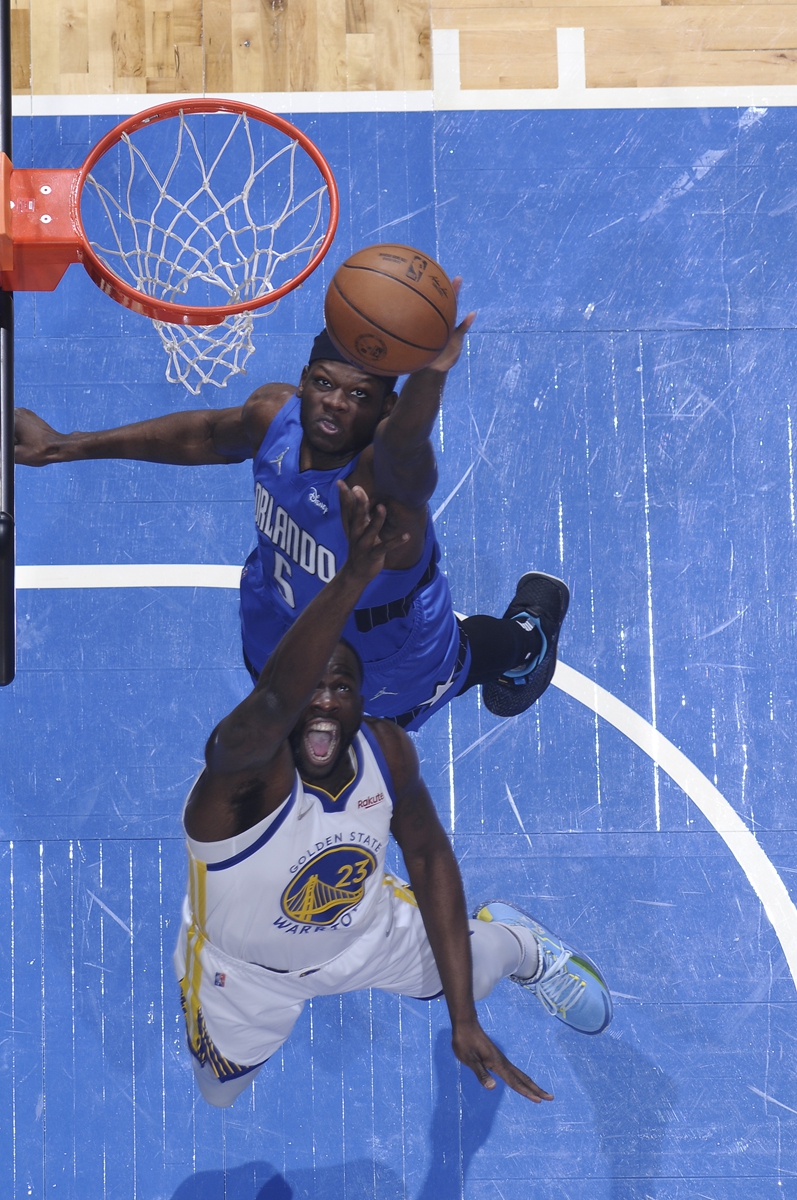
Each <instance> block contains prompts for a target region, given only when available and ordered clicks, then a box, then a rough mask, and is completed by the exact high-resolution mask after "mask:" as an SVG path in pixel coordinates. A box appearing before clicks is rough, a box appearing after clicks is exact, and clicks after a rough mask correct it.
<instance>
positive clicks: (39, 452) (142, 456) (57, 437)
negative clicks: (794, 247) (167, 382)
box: [15, 384, 293, 467]
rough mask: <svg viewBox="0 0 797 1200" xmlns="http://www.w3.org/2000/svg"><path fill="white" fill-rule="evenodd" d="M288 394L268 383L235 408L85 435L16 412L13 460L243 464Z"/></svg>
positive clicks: (30, 462) (183, 414)
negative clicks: (88, 459)
mask: <svg viewBox="0 0 797 1200" xmlns="http://www.w3.org/2000/svg"><path fill="white" fill-rule="evenodd" d="M292 391H293V388H292V386H291V385H290V384H266V385H265V386H264V387H262V388H259V389H258V390H257V391H256V392H254V393H253V395H252V396H250V397H249V399H248V400H247V402H246V404H244V405H239V406H238V407H237V408H221V409H199V410H196V411H189V412H178V413H170V414H169V415H168V416H165V417H155V418H153V419H152V420H150V421H137V422H135V424H132V425H121V426H119V427H118V428H117V429H101V430H96V431H94V432H85V433H84V432H74V433H58V432H57V430H55V429H53V428H52V426H50V425H48V424H47V422H46V421H43V420H42V419H41V417H39V416H37V415H36V413H34V412H31V410H30V409H28V408H18V409H17V410H16V420H15V443H16V461H17V463H19V464H20V465H22V466H27V467H45V466H48V465H49V464H50V463H59V462H77V461H79V460H80V459H87V458H128V459H138V460H141V461H144V462H156V463H174V464H176V465H178V466H198V465H200V464H202V463H233V462H243V461H244V459H247V458H251V457H252V455H253V453H255V452H256V450H257V448H258V447H259V445H260V443H261V441H262V440H263V437H264V436H265V432H266V429H267V428H268V425H269V422H270V420H271V417H272V416H273V414H274V412H275V411H276V410H277V409H278V408H279V407H281V405H282V404H284V403H285V400H286V399H287V397H288V396H289V395H290V394H291V393H292ZM275 405H276V407H275Z"/></svg>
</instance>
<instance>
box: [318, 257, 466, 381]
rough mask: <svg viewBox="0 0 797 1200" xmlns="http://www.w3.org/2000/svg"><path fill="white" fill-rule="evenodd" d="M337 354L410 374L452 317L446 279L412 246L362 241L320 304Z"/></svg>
mask: <svg viewBox="0 0 797 1200" xmlns="http://www.w3.org/2000/svg"><path fill="white" fill-rule="evenodd" d="M324 315H325V318H326V325H327V330H328V331H329V336H330V337H331V338H332V341H333V342H334V343H335V345H336V346H337V348H338V349H339V350H340V352H341V354H345V355H346V357H347V358H348V359H349V360H350V361H351V362H352V363H353V364H354V365H355V366H358V367H361V368H362V369H363V370H364V371H367V372H368V373H369V374H373V375H409V374H411V372H413V371H420V370H421V368H422V367H426V366H428V365H429V363H430V362H432V361H433V360H434V359H435V358H436V357H437V355H438V354H439V353H440V351H441V350H442V349H443V347H444V346H445V344H446V342H447V341H448V338H449V335H450V333H451V330H452V329H453V327H454V323H455V321H456V315H457V300H456V296H455V295H454V288H453V287H452V285H451V280H450V279H449V278H448V276H447V275H446V273H445V271H444V270H443V268H442V267H441V266H440V264H439V263H436V262H435V260H434V259H433V258H430V257H429V255H428V254H422V253H421V251H420V250H415V249H414V248H413V247H412V246H397V245H380V246H366V247H365V249H364V250H358V251H357V253H356V254H352V256H351V258H347V259H346V261H345V263H343V264H342V265H341V266H340V267H338V269H337V271H336V272H335V274H334V276H333V277H332V282H331V283H330V285H329V288H328V289H327V297H326V302H325V304H324Z"/></svg>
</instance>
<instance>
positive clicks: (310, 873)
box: [280, 845, 376, 926]
mask: <svg viewBox="0 0 797 1200" xmlns="http://www.w3.org/2000/svg"><path fill="white" fill-rule="evenodd" d="M375 869H376V859H375V857H374V856H373V854H372V853H371V852H370V850H366V849H364V848H363V847H362V846H345V845H344V846H333V847H332V848H331V849H330V850H325V851H324V852H323V853H322V854H318V855H316V857H315V858H312V859H311V860H310V862H309V863H308V864H307V866H306V867H305V868H304V869H303V870H302V871H299V872H298V874H297V875H296V876H295V877H294V878H293V879H292V880H291V882H290V883H289V884H288V886H287V887H286V888H285V891H284V892H283V893H282V898H281V901H280V907H281V908H282V911H283V912H284V913H285V916H286V917H289V918H290V919H291V921H295V922H296V923H297V925H316V926H318V925H334V924H336V922H338V921H339V920H340V919H341V917H344V916H345V914H346V913H348V912H349V911H350V909H352V908H354V907H355V905H357V904H359V903H360V901H361V900H362V898H363V896H364V895H365V881H366V879H368V877H369V875H372V874H373V872H374V870H375Z"/></svg>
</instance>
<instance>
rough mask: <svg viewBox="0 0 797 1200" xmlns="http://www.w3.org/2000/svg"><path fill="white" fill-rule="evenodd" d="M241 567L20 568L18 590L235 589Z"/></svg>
mask: <svg viewBox="0 0 797 1200" xmlns="http://www.w3.org/2000/svg"><path fill="white" fill-rule="evenodd" d="M240 582H241V568H240V566H234V567H227V566H220V565H217V564H208V565H205V564H200V563H113V564H109V563H100V564H97V565H92V566H82V565H81V566H57V567H21V566H18V567H17V569H16V584H17V588H18V589H21V588H26V589H27V588H139V587H143V588H150V587H191V588H193V587H207V588H237V587H238V585H239V583H240Z"/></svg>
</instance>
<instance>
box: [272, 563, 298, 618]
mask: <svg viewBox="0 0 797 1200" xmlns="http://www.w3.org/2000/svg"><path fill="white" fill-rule="evenodd" d="M292 574H293V571H292V570H291V564H290V563H289V562H288V560H287V559H285V558H283V557H282V555H281V554H277V551H276V550H275V551H274V579H275V581H276V584H277V587H278V588H279V590H280V591H281V592H282V598H283V600H284V601H285V603H286V604H289V605H290V606H291V608H296V600H295V597H294V595H293V588H292V587H291V585H290V583H289V582H288V580H289V579H290V577H291V575H292Z"/></svg>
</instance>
